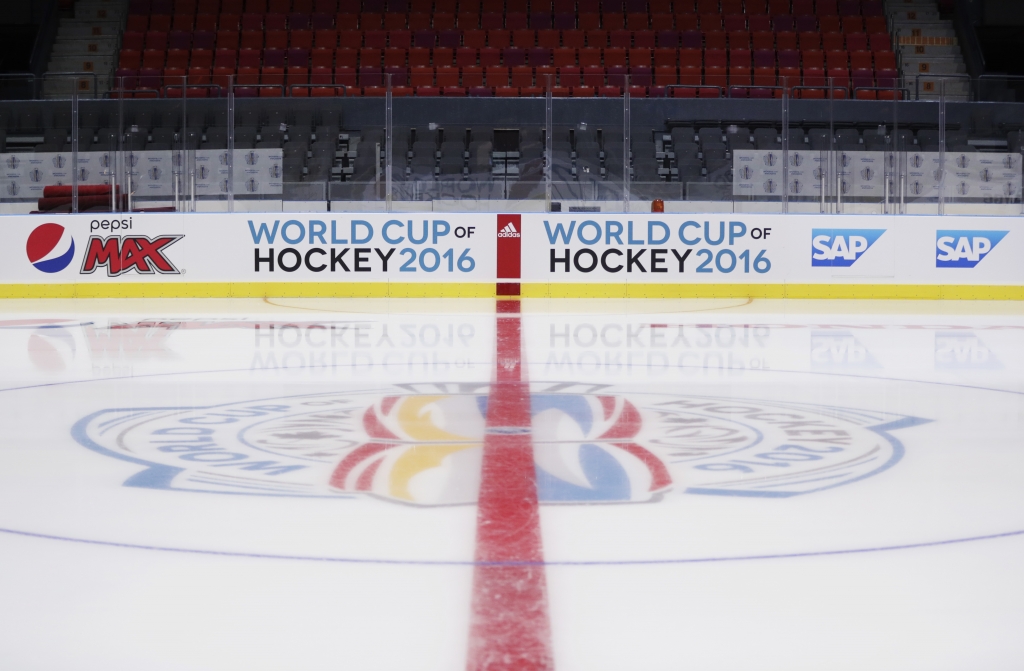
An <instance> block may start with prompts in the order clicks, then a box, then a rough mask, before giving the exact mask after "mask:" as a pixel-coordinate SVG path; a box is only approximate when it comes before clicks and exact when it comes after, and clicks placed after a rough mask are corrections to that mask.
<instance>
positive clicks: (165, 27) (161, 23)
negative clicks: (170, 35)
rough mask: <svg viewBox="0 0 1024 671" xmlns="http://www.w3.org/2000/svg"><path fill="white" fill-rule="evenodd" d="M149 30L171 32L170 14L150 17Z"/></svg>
mask: <svg viewBox="0 0 1024 671" xmlns="http://www.w3.org/2000/svg"><path fill="white" fill-rule="evenodd" d="M149 29H150V30H160V31H162V32H165V33H166V32H170V30H171V16H170V15H169V14H153V15H152V16H150V17H149Z"/></svg>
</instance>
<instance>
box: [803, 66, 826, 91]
mask: <svg viewBox="0 0 1024 671" xmlns="http://www.w3.org/2000/svg"><path fill="white" fill-rule="evenodd" d="M804 86H825V69H824V68H819V67H807V66H804Z"/></svg>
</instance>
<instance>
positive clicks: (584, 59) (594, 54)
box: [578, 47, 601, 67]
mask: <svg viewBox="0 0 1024 671" xmlns="http://www.w3.org/2000/svg"><path fill="white" fill-rule="evenodd" d="M578 59H579V64H580V65H581V66H583V67H587V66H594V65H601V50H600V49H598V48H596V47H584V48H582V49H580V50H579V54H578Z"/></svg>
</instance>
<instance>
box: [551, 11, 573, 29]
mask: <svg viewBox="0 0 1024 671" xmlns="http://www.w3.org/2000/svg"><path fill="white" fill-rule="evenodd" d="M552 25H553V26H554V28H555V30H576V15H575V14H555V21H554V23H553V24H552Z"/></svg>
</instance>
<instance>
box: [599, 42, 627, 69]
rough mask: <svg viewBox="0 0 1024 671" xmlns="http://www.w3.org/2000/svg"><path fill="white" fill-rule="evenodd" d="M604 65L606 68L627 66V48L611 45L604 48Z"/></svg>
mask: <svg viewBox="0 0 1024 671" xmlns="http://www.w3.org/2000/svg"><path fill="white" fill-rule="evenodd" d="M604 66H605V68H608V67H611V66H621V67H626V50H625V49H620V48H616V47H609V48H607V49H605V50H604Z"/></svg>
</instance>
